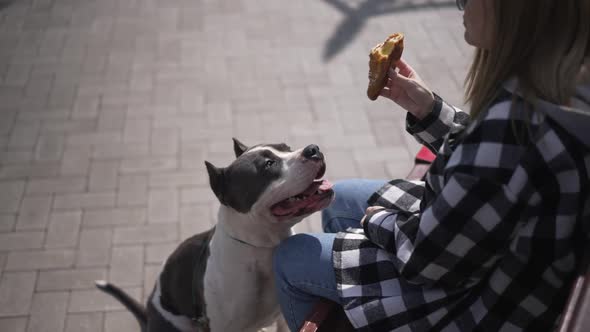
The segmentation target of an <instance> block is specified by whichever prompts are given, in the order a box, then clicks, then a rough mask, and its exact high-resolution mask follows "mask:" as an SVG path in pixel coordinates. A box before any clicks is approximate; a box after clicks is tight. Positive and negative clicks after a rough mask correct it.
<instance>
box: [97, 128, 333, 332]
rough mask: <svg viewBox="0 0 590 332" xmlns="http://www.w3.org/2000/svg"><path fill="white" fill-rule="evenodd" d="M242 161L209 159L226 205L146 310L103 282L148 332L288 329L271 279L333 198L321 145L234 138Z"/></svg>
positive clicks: (171, 266) (213, 182)
mask: <svg viewBox="0 0 590 332" xmlns="http://www.w3.org/2000/svg"><path fill="white" fill-rule="evenodd" d="M233 143H234V144H233V145H234V152H235V155H236V159H235V160H234V161H233V162H232V163H231V164H230V165H229V166H227V167H225V168H218V167H216V166H214V165H213V164H211V163H209V162H207V161H205V165H206V168H207V172H208V175H209V183H210V186H211V189H212V190H213V193H214V194H215V196H216V197H217V199H218V200H219V202H220V203H221V205H220V208H219V211H218V216H217V218H218V219H217V223H216V225H215V227H214V228H213V229H211V230H209V231H207V232H204V233H200V234H197V235H194V236H193V237H190V238H188V239H186V240H185V241H184V242H182V243H181V244H180V245H179V246H178V247H177V248H176V250H175V251H174V252H173V253H172V254H171V255H170V256H169V257H168V258H167V260H166V262H165V263H164V265H163V269H162V271H161V273H160V275H159V277H158V279H157V282H156V285H155V286H154V290H153V291H152V293H151V295H150V296H149V298H148V300H147V305H146V307H143V306H142V305H140V304H139V303H138V302H137V301H135V300H134V299H132V298H131V297H130V296H129V295H128V294H126V293H125V292H124V291H122V290H121V289H119V288H118V287H117V286H115V285H113V284H110V283H107V282H105V281H97V282H96V285H97V287H98V288H99V289H101V290H103V291H105V292H106V293H108V294H110V295H112V296H114V297H115V298H116V299H118V300H119V301H120V302H121V303H122V304H123V305H124V306H125V307H126V308H128V309H129V310H130V311H131V313H132V314H133V315H134V316H135V317H136V318H137V320H138V321H139V324H140V326H141V330H142V332H154V331H211V332H222V331H223V332H227V331H240V332H242V331H244V332H248V331H259V330H261V329H263V328H264V327H267V326H270V325H272V324H273V323H274V322H278V326H279V328H278V330H285V331H286V330H287V327H286V324H285V322H284V319H283V317H282V315H281V312H280V307H279V304H278V301H277V296H276V291H275V286H274V278H273V273H272V255H273V249H274V248H275V247H276V246H277V245H278V244H279V243H280V242H281V240H283V239H285V238H287V237H289V236H291V235H292V234H293V229H292V227H293V226H294V225H295V224H297V223H298V222H300V221H301V220H302V219H303V218H305V217H307V216H309V215H311V214H312V213H314V212H317V211H319V210H322V209H324V208H325V207H327V206H328V205H329V204H330V203H331V202H332V200H333V199H334V191H333V190H332V185H331V184H330V183H329V182H328V181H327V180H322V177H323V176H324V173H325V171H326V163H325V160H324V155H323V154H322V152H321V151H320V149H319V147H318V146H317V145H313V144H312V145H308V146H306V147H304V148H300V149H298V150H295V151H292V150H291V148H290V147H289V146H287V145H286V144H260V145H255V146H252V147H247V146H246V145H244V144H243V143H241V142H240V141H238V140H237V139H235V138H234V139H233Z"/></svg>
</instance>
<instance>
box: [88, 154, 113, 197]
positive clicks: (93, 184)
mask: <svg viewBox="0 0 590 332" xmlns="http://www.w3.org/2000/svg"><path fill="white" fill-rule="evenodd" d="M118 172H119V163H118V162H117V161H93V162H92V165H91V166H90V179H89V182H88V188H89V190H90V191H107V190H113V189H115V188H116V187H117V175H118Z"/></svg>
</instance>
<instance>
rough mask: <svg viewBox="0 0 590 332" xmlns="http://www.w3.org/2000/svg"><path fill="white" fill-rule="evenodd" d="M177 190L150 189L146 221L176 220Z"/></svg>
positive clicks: (167, 221)
mask: <svg viewBox="0 0 590 332" xmlns="http://www.w3.org/2000/svg"><path fill="white" fill-rule="evenodd" d="M178 205H179V200H178V191H177V190H174V189H165V190H150V192H149V201H148V221H149V222H150V223H172V222H176V221H177V220H178Z"/></svg>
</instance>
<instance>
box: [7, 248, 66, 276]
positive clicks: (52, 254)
mask: <svg viewBox="0 0 590 332" xmlns="http://www.w3.org/2000/svg"><path fill="white" fill-rule="evenodd" d="M74 258H75V253H74V251H73V250H64V249H51V250H41V251H39V250H35V251H13V252H10V253H9V254H8V258H7V260H6V271H15V270H39V269H53V268H66V267H71V266H72V265H73V264H74Z"/></svg>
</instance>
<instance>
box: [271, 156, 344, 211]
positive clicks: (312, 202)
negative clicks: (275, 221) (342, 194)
mask: <svg viewBox="0 0 590 332" xmlns="http://www.w3.org/2000/svg"><path fill="white" fill-rule="evenodd" d="M325 170H326V169H325V167H322V169H321V170H320V172H319V173H318V175H317V176H316V179H315V180H313V182H312V183H311V184H310V185H309V187H307V189H305V190H304V191H303V192H302V193H300V194H298V195H295V196H292V197H289V198H287V199H285V200H282V201H280V202H278V203H276V204H274V205H273V206H272V207H271V208H270V211H271V213H272V214H273V215H274V216H275V217H286V216H293V217H296V216H302V215H305V214H310V213H312V212H315V211H318V210H321V209H323V208H325V207H326V206H328V204H329V203H330V202H331V200H332V196H333V195H334V191H333V190H332V184H331V183H330V182H329V181H328V180H322V179H321V177H322V176H324V172H325Z"/></svg>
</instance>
